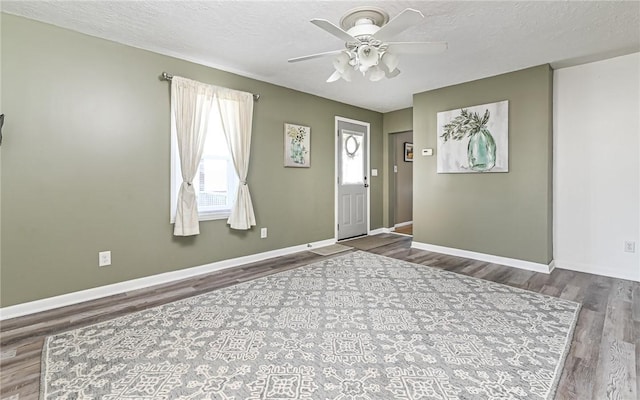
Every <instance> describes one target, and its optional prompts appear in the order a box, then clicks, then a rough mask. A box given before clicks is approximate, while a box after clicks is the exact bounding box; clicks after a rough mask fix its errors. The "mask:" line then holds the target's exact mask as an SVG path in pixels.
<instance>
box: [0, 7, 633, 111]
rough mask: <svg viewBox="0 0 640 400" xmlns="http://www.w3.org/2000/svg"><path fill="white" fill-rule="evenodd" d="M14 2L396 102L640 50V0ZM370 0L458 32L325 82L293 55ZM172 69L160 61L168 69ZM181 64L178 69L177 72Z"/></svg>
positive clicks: (138, 39)
mask: <svg viewBox="0 0 640 400" xmlns="http://www.w3.org/2000/svg"><path fill="white" fill-rule="evenodd" d="M0 3H1V8H2V11H4V12H7V13H10V14H15V15H20V16H24V17H27V18H31V19H35V20H39V21H43V22H47V23H51V24H54V25H58V26H61V27H64V28H68V29H72V30H75V31H79V32H83V33H86V34H89V35H93V36H97V37H101V38H105V39H109V40H113V41H116V42H119V43H124V44H127V45H130V46H134V47H138V48H142V49H147V50H151V51H155V52H158V53H162V54H167V55H171V56H175V57H178V58H182V59H185V60H190V61H194V62H197V63H200V64H205V65H208V66H212V67H215V68H219V69H223V70H226V71H231V72H235V73H238V74H240V75H244V76H248V77H252V78H256V79H259V80H262V81H266V82H270V83H274V84H277V85H281V86H286V87H289V88H293V89H297V90H300V91H303V92H307V93H312V94H315V95H318V96H322V97H326V98H329V99H333V100H337V101H341V102H344V103H349V104H353V105H356V106H360V107H364V108H367V109H371V110H375V111H380V112H387V111H392V110H397V109H401V108H405V107H409V106H411V104H412V95H413V94H414V93H419V92H423V91H426V90H431V89H436V88H440V87H444V86H450V85H453V84H457V83H461V82H467V81H470V80H474V79H479V78H484V77H487V76H493V75H498V74H502V73H505V72H509V71H516V70H519V69H523V68H527V67H531V66H536V65H540V64H545V63H551V65H552V66H554V67H556V68H557V67H563V66H569V65H575V64H580V63H584V62H589V61H595V60H599V59H604V58H608V57H612V56H617V55H623V54H628V53H632V52H638V51H640V2H638V1H604V2H593V1H580V2H579V1H550V2H546V1H502V2H485V1H471V2H458V1H370V2H362V1H201V2H192V1H166V0H165V1H7V0H3V1H2V2H0ZM364 5H372V6H377V7H381V8H383V9H385V10H386V11H387V12H388V13H389V15H390V16H391V18H393V17H394V16H395V15H396V14H397V13H399V12H400V11H402V10H403V9H405V8H407V7H411V8H415V9H418V10H420V11H422V12H423V14H424V15H425V16H426V18H424V20H423V22H422V23H421V24H419V25H416V26H413V27H411V28H409V29H407V30H406V31H405V32H402V33H401V34H399V35H398V36H397V37H396V41H441V40H442V41H447V42H449V50H447V51H446V52H445V53H444V54H440V55H432V56H420V55H408V54H405V55H401V56H400V57H399V58H400V65H399V68H400V70H401V71H402V73H401V74H400V75H399V76H398V77H396V78H394V79H391V80H383V81H380V82H370V81H368V80H365V79H364V78H362V77H356V79H354V81H353V82H351V83H349V82H344V81H338V82H334V83H325V80H326V79H327V77H328V76H329V75H330V74H331V73H332V72H333V68H332V66H331V59H330V58H329V59H327V58H323V59H316V60H310V61H306V62H300V63H295V64H289V63H287V59H288V58H291V57H296V56H302V55H306V54H311V53H317V52H323V51H330V50H337V49H341V48H343V46H344V44H343V43H342V42H341V41H340V40H339V39H337V38H335V37H333V36H331V35H329V34H328V33H327V32H325V31H323V30H321V29H319V28H318V27H316V26H314V25H312V24H311V23H309V20H310V19H312V18H325V19H328V20H330V21H332V22H333V23H335V24H336V25H338V24H339V21H340V18H341V16H342V15H343V14H344V13H345V11H347V10H349V9H351V8H354V7H358V6H364ZM160 72H162V71H160V70H158V73H160ZM167 72H170V73H171V72H173V71H167Z"/></svg>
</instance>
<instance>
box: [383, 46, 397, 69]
mask: <svg viewBox="0 0 640 400" xmlns="http://www.w3.org/2000/svg"><path fill="white" fill-rule="evenodd" d="M381 60H382V63H383V64H384V65H385V66H386V67H387V70H388V71H389V72H393V71H395V70H396V68H398V57H396V56H394V55H393V54H391V53H388V52H386V51H385V52H384V54H383V55H382V58H381Z"/></svg>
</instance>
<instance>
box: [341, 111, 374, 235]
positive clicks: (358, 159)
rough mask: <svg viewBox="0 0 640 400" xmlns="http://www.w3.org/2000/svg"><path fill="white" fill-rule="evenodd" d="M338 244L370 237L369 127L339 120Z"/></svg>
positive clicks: (351, 121)
mask: <svg viewBox="0 0 640 400" xmlns="http://www.w3.org/2000/svg"><path fill="white" fill-rule="evenodd" d="M336 121H337V123H336V126H337V131H338V145H337V164H338V168H337V172H338V181H337V182H338V188H337V217H338V221H337V222H338V223H337V229H338V235H337V237H338V240H341V239H347V238H351V237H355V236H362V235H366V234H367V233H369V176H368V174H367V171H368V165H369V143H368V142H369V124H366V123H361V122H358V121H353V120H345V119H336Z"/></svg>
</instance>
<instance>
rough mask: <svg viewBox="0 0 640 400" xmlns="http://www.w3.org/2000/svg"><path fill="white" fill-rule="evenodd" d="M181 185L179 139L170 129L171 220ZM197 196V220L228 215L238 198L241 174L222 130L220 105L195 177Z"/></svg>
mask: <svg viewBox="0 0 640 400" xmlns="http://www.w3.org/2000/svg"><path fill="white" fill-rule="evenodd" d="M181 184H182V172H181V170H180V157H179V155H178V142H177V141H176V135H175V132H173V131H172V132H171V222H172V223H173V222H175V220H176V206H177V197H178V190H179V189H180V185H181ZM193 185H194V189H195V191H196V196H197V199H198V220H200V221H207V220H213V219H223V218H228V217H229V215H230V214H231V207H233V204H234V202H235V199H236V192H237V190H238V176H237V175H236V171H235V169H234V167H233V159H232V158H231V153H230V152H229V147H228V146H227V139H226V138H225V136H224V131H223V130H222V122H221V121H220V114H219V112H218V108H217V107H215V108H214V109H213V110H212V112H211V115H210V117H209V127H208V132H207V138H206V140H205V144H204V151H203V152H202V159H201V160H200V166H199V167H198V171H197V172H196V176H195V178H194V180H193Z"/></svg>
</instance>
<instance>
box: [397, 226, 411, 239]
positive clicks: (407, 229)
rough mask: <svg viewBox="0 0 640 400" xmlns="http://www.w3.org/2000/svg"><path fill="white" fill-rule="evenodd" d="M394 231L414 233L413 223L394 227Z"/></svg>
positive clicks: (404, 233)
mask: <svg viewBox="0 0 640 400" xmlns="http://www.w3.org/2000/svg"><path fill="white" fill-rule="evenodd" d="M394 232H395V233H400V234H403V235H409V236H411V235H413V224H410V225H404V226H398V227H396V228H395V229H394Z"/></svg>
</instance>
